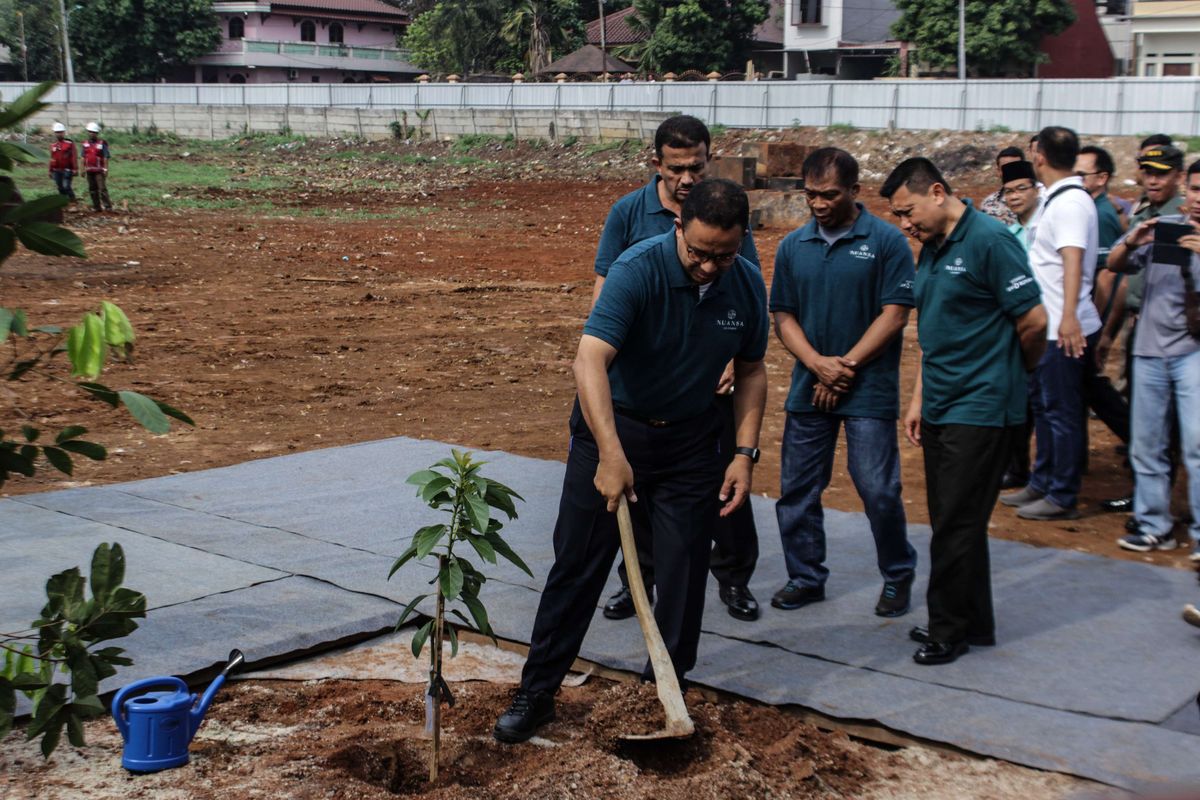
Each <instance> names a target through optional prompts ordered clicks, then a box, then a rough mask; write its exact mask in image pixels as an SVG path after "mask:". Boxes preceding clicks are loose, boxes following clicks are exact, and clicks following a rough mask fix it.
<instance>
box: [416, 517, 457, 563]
mask: <svg viewBox="0 0 1200 800" xmlns="http://www.w3.org/2000/svg"><path fill="white" fill-rule="evenodd" d="M447 530H448V529H447V527H446V525H445V524H443V523H439V524H437V525H426V526H425V527H424V528H421V530H419V531H417V534H416V536H414V537H413V545H414V546H415V547H416V548H417V558H424V557H425V556H427V555H429V554H430V553H432V552H433V548H435V547H437V543H438V542H440V541H441V540H442V537H443V536H445V535H446V531H447Z"/></svg>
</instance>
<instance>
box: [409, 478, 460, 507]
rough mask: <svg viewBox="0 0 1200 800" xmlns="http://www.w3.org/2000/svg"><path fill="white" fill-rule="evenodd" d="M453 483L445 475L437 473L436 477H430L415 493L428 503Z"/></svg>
mask: <svg viewBox="0 0 1200 800" xmlns="http://www.w3.org/2000/svg"><path fill="white" fill-rule="evenodd" d="M453 485H454V481H452V480H450V479H449V478H447V477H445V476H442V475H438V476H437V477H436V478H432V479H431V480H430V481H429V482H428V483H426V484H425V485H424V486H422V487H421V488H420V490H419V491H418V492H417V494H419V495H420V496H421V499H422V500H424V501H425V502H426V503H429V502H432V501H433V500H434V499H435V498H436V497H437V496H438V495H439V494H441V493H442V492H443V491H445V490H446V489H448V488H449V487H451V486H453Z"/></svg>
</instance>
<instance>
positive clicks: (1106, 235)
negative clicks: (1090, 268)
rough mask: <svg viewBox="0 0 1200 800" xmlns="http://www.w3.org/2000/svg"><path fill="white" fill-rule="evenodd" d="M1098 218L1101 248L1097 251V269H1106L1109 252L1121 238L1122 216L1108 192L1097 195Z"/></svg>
mask: <svg viewBox="0 0 1200 800" xmlns="http://www.w3.org/2000/svg"><path fill="white" fill-rule="evenodd" d="M1096 219H1097V221H1098V222H1099V223H1100V236H1099V239H1098V244H1099V249H1098V250H1097V251H1096V269H1104V266H1105V264H1107V263H1108V254H1109V253H1110V252H1111V251H1112V246H1113V243H1114V242H1116V241H1117V239H1120V238H1121V234H1122V233H1123V231H1122V230H1121V217H1120V216H1119V215H1118V214H1117V209H1116V207H1115V206H1114V205H1113V204H1112V201H1111V200H1109V199H1108V193H1107V192H1101V193H1100V195H1099V196H1098V197H1096Z"/></svg>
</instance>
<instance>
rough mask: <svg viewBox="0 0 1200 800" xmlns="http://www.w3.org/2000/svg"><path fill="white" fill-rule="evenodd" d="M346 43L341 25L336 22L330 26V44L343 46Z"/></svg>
mask: <svg viewBox="0 0 1200 800" xmlns="http://www.w3.org/2000/svg"><path fill="white" fill-rule="evenodd" d="M344 41H345V38H344V33H343V31H342V26H341V24H339V23H337V22H335V23H333V24H332V25H330V26H329V43H330V44H341V43H342V42H344Z"/></svg>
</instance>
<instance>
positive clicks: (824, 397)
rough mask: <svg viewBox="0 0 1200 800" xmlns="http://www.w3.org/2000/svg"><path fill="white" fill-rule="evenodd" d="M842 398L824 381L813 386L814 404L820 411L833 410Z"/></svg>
mask: <svg viewBox="0 0 1200 800" xmlns="http://www.w3.org/2000/svg"><path fill="white" fill-rule="evenodd" d="M841 399H842V398H841V395H839V394H838V393H837V392H835V391H834V390H833V389H830V388H829V387H828V386H826V385H825V384H823V383H818V384H817V385H816V386H814V387H813V396H812V404H813V406H814V407H816V409H817V410H818V411H824V412H826V413H828V412H830V411H833V409H834V407H835V406H837V404H838V400H841Z"/></svg>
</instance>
